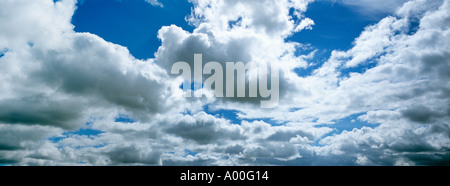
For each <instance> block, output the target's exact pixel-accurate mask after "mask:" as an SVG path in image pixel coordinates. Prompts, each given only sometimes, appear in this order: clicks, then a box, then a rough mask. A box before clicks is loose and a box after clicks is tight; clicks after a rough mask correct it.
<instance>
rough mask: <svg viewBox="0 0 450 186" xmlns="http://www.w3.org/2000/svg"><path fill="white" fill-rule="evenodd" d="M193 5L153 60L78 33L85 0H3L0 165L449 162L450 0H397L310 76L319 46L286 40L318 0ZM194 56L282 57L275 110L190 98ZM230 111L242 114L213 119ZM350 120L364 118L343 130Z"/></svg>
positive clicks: (195, 1) (167, 29) (162, 35)
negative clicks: (185, 73) (183, 77)
mask: <svg viewBox="0 0 450 186" xmlns="http://www.w3.org/2000/svg"><path fill="white" fill-rule="evenodd" d="M147 2H149V3H151V4H153V5H156V6H162V4H160V3H159V2H158V1H147ZM190 2H191V3H192V5H193V9H192V13H191V15H189V16H188V17H187V21H188V22H189V23H190V24H192V25H193V26H194V27H195V29H194V30H193V31H192V32H188V31H186V30H183V28H181V27H179V26H176V25H171V26H164V27H162V28H161V29H160V30H159V32H158V38H159V39H160V40H161V46H160V47H159V49H158V51H157V52H156V54H155V58H154V59H149V60H146V61H143V60H138V59H135V58H134V57H133V56H132V55H131V54H130V52H129V51H128V50H127V49H126V48H125V47H123V46H119V45H116V44H113V43H110V42H107V41H105V40H103V39H102V38H100V37H99V36H96V35H93V34H90V33H76V32H75V31H74V30H73V28H74V27H73V25H72V24H71V17H72V15H73V13H74V11H75V9H76V6H75V4H76V1H75V0H61V1H57V2H54V1H52V0H39V1H35V0H34V1H31V0H17V1H1V2H0V12H1V14H2V16H0V30H1V31H0V89H1V90H2V92H1V93H0V163H5V164H17V165H79V164H89V165H448V164H449V161H448V160H449V158H450V155H449V153H448V152H449V151H450V146H449V143H448V142H449V141H450V136H449V134H450V127H449V125H450V123H448V121H449V118H450V107H449V105H450V97H449V95H450V94H449V93H450V89H449V88H448V87H449V86H450V85H449V82H450V76H449V74H450V61H449V59H450V58H449V57H450V54H449V52H448V51H450V44H449V42H447V41H449V40H450V27H449V26H448V25H450V24H449V20H450V19H449V15H450V14H449V12H450V3H449V1H432V2H433V3H430V2H431V1H430V0H411V1H409V2H407V3H405V4H404V5H403V6H401V5H402V4H403V2H404V1H393V2H392V3H394V4H395V6H394V5H392V4H391V5H392V6H390V7H396V9H398V10H397V11H396V12H395V13H393V14H392V15H391V16H388V17H385V18H383V19H381V20H380V21H379V22H378V23H376V24H374V25H370V26H368V27H366V28H365V30H364V31H363V32H362V33H361V35H360V36H359V37H357V38H355V42H354V46H353V47H352V48H351V49H349V50H347V51H333V52H332V53H331V56H330V58H329V59H327V60H326V61H325V62H324V63H323V64H321V65H319V66H318V67H317V68H316V69H315V70H314V71H312V73H311V74H310V75H308V76H304V77H300V76H298V75H297V74H296V73H295V72H294V69H298V68H308V67H309V66H310V65H311V64H313V63H314V62H313V61H310V60H311V59H312V58H311V56H313V55H314V52H313V53H310V54H306V55H300V54H298V53H299V52H298V51H302V50H303V49H304V45H302V44H301V43H296V42H287V38H288V37H289V36H291V35H292V34H294V33H299V32H300V33H301V32H302V30H304V29H312V30H314V25H315V22H314V20H312V19H310V18H307V17H306V16H305V15H304V13H305V12H306V11H307V6H308V4H309V3H311V2H312V1H310V0H301V1H292V0H283V1H268V0H267V1H266V0H264V1H261V0H250V1H248V0H245V1H244V0H233V1H226V0H218V1H213V0H191V1H190ZM343 2H344V3H346V4H348V5H351V6H362V4H361V3H357V2H356V1H343ZM363 2H366V3H369V4H373V3H372V1H370V2H369V1H363ZM378 4H383V3H378ZM380 6H381V5H380ZM383 6H384V5H383ZM397 7H398V8H397ZM366 8H367V7H366ZM375 9H382V7H379V6H376V7H375ZM30 10H34V11H30ZM392 11H395V10H392ZM55 23H56V24H55ZM302 52H303V51H302ZM305 52H307V51H305ZM196 53H202V54H203V61H205V62H209V61H217V62H219V63H222V64H223V63H225V62H244V63H249V62H255V63H257V64H267V63H269V64H270V63H279V64H281V69H280V72H281V79H280V88H281V90H280V91H281V92H282V97H281V100H280V105H279V107H277V108H274V109H270V110H264V109H260V108H259V105H256V104H254V103H255V102H254V100H251V99H249V98H244V99H213V98H201V99H185V98H183V97H181V96H180V95H179V93H180V92H179V91H181V89H179V88H178V85H179V84H177V83H178V82H177V81H174V80H175V78H176V77H174V76H171V75H169V73H168V72H170V68H171V66H172V64H173V63H175V62H177V61H186V62H188V63H189V64H191V65H192V64H193V57H194V54H196ZM173 85H175V89H176V90H174V86H173ZM206 105H208V107H209V109H211V110H209V109H205V106H206ZM221 109H226V110H233V111H235V112H236V117H237V119H238V120H239V122H238V123H236V122H235V121H231V120H229V119H227V118H224V117H221V116H220V115H214V114H208V113H210V112H211V111H212V110H221ZM355 115H356V117H355ZM120 117H128V118H129V119H127V121H126V122H123V121H120V119H118V118H120ZM348 118H351V120H352V122H349V123H345V125H350V124H351V123H353V125H358V126H356V127H354V129H352V130H343V131H337V129H336V127H335V125H337V124H338V123H339V122H346V119H348ZM355 123H356V124H355ZM77 130H84V131H91V132H90V133H89V132H85V133H77V132H76V131H77ZM74 131H75V132H74Z"/></svg>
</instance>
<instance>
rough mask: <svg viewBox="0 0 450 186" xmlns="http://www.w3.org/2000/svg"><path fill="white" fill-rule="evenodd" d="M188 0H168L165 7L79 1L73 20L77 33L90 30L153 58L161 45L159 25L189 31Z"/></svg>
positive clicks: (106, 0) (136, 0)
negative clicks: (178, 27)
mask: <svg viewBox="0 0 450 186" xmlns="http://www.w3.org/2000/svg"><path fill="white" fill-rule="evenodd" d="M190 7H191V6H190V4H189V3H188V2H187V1H177V0H167V1H164V8H161V7H159V6H152V5H151V4H149V3H147V2H145V1H141V0H126V1H115V0H88V1H85V2H84V3H82V4H81V3H78V9H77V11H76V12H75V14H74V16H73V18H72V23H73V24H74V26H75V31H77V32H90V33H93V34H96V35H99V36H101V37H102V38H104V39H105V40H107V41H109V42H113V43H116V44H120V45H122V46H126V47H127V48H128V49H129V50H130V52H131V54H133V56H134V57H136V58H138V59H147V58H153V57H154V53H155V52H156V51H157V50H158V47H159V46H160V45H161V43H160V41H159V39H158V38H157V33H158V30H159V29H161V27H162V26H169V25H172V24H175V25H178V26H180V27H182V28H183V29H185V30H188V31H192V30H193V27H192V26H190V25H189V24H188V23H187V22H186V21H185V19H184V18H185V17H186V16H187V15H189V14H190V11H191V9H190Z"/></svg>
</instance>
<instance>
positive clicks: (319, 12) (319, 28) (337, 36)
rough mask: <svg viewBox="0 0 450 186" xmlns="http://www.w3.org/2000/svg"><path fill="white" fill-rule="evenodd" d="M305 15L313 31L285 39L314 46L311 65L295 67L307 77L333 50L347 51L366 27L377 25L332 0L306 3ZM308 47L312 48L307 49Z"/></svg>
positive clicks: (374, 20)
mask: <svg viewBox="0 0 450 186" xmlns="http://www.w3.org/2000/svg"><path fill="white" fill-rule="evenodd" d="M305 16H306V17H308V18H311V19H312V20H314V22H315V25H314V26H313V27H312V30H302V31H301V32H299V33H295V34H294V35H292V36H291V37H289V38H288V39H287V41H293V42H299V43H302V44H309V45H308V46H310V47H312V48H314V49H316V50H317V51H316V53H315V55H314V58H313V59H311V60H309V62H310V63H312V64H313V65H311V66H310V67H308V68H306V69H304V68H299V69H295V72H296V73H297V74H298V75H299V76H301V77H306V76H309V75H311V73H312V72H313V71H314V70H316V69H317V68H319V67H320V66H322V64H323V63H324V62H325V61H326V60H327V59H328V58H329V57H330V56H331V52H332V51H333V50H339V51H346V50H349V49H351V48H352V47H353V42H354V40H355V38H357V37H358V36H359V35H360V34H361V32H362V31H364V29H365V27H367V26H369V25H373V24H376V23H377V22H378V20H376V19H373V17H368V16H365V15H362V14H361V13H360V12H358V11H357V10H355V9H354V8H352V7H349V6H346V5H344V4H341V3H337V2H334V1H315V2H313V3H311V4H310V5H309V6H308V10H307V11H306V12H305ZM307 50H311V49H307Z"/></svg>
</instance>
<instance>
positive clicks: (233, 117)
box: [203, 105, 287, 126]
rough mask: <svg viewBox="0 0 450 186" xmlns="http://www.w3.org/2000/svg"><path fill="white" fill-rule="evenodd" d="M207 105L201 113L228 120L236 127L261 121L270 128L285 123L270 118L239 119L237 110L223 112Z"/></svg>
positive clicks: (223, 110)
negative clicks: (243, 123) (245, 122)
mask: <svg viewBox="0 0 450 186" xmlns="http://www.w3.org/2000/svg"><path fill="white" fill-rule="evenodd" d="M209 107H210V106H209V105H205V106H203V111H204V112H205V113H207V114H209V115H213V116H216V117H218V118H223V119H226V120H229V121H230V122H231V123H232V124H237V125H241V124H242V121H247V122H255V121H262V122H265V123H268V124H270V125H272V126H281V125H284V124H286V123H287V122H278V121H275V120H273V119H271V118H251V119H248V118H241V117H239V114H240V112H239V111H237V110H225V109H217V110H214V109H210V108H209Z"/></svg>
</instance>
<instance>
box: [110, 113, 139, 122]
mask: <svg viewBox="0 0 450 186" xmlns="http://www.w3.org/2000/svg"><path fill="white" fill-rule="evenodd" d="M114 122H118V123H136V120H134V119H132V118H131V117H130V116H128V115H125V114H119V115H118V116H117V117H116V118H115V119H114Z"/></svg>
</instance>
